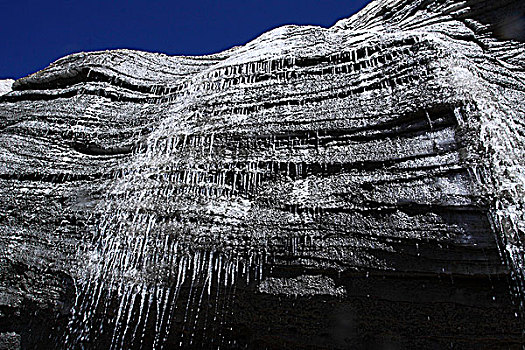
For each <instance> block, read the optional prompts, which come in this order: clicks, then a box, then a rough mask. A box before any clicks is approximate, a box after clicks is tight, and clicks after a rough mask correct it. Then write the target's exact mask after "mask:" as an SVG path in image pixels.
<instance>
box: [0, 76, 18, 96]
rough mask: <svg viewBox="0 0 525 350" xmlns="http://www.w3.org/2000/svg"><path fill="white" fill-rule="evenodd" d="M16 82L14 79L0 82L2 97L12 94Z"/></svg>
mask: <svg viewBox="0 0 525 350" xmlns="http://www.w3.org/2000/svg"><path fill="white" fill-rule="evenodd" d="M14 82H15V81H14V80H13V79H3V80H0V95H5V94H7V93H8V92H10V91H11V90H12V88H11V87H12V86H13V83H14Z"/></svg>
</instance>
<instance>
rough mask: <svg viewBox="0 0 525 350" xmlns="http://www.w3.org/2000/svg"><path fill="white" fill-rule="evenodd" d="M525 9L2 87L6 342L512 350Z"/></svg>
mask: <svg viewBox="0 0 525 350" xmlns="http://www.w3.org/2000/svg"><path fill="white" fill-rule="evenodd" d="M524 11H525V9H524V6H523V4H522V2H520V1H517V0H509V1H492V2H487V1H482V0H467V1H461V2H457V1H449V0H416V1H403V0H386V1H374V2H372V3H371V4H370V5H368V6H367V7H366V8H364V9H363V10H362V11H361V12H359V13H358V14H356V15H354V16H352V17H350V18H348V19H343V20H341V21H339V22H337V23H336V24H335V25H334V26H332V27H331V28H321V27H316V26H293V25H291V26H285V27H280V28H276V29H274V30H271V31H269V32H267V33H265V34H263V35H261V36H260V37H258V38H257V39H255V40H253V41H251V42H249V43H247V44H246V45H243V46H238V47H234V48H231V49H229V50H227V51H224V52H221V53H217V54H213V55H209V56H202V57H173V56H167V55H164V54H156V53H148V52H139V51H131V50H113V51H103V52H89V53H78V54H73V55H70V56H67V57H65V58H62V59H60V60H58V61H56V62H54V63H52V64H51V65H50V66H49V67H48V68H46V69H44V70H42V71H39V72H37V73H35V74H32V75H30V76H28V77H24V78H22V79H19V80H16V81H15V82H14V83H13V82H11V81H6V82H5V83H4V82H2V84H0V86H1V89H0V183H1V185H0V201H1V204H0V208H1V210H0V246H1V252H2V254H0V276H1V279H0V348H6V349H19V348H21V349H52V348H65V349H81V348H83V349H140V348H144V349H152V348H154V349H161V348H167V349H170V348H179V347H181V348H196V349H201V348H261V349H264V348H267V349H285V348H288V349H298V348H325V349H347V348H349V349H355V348H367V349H409V348H419V349H427V348H435V349H443V348H458V349H480V348H486V349H509V348H510V349H514V348H515V349H520V348H521V347H522V345H523V344H524V338H523V330H524V327H523V326H524V323H523V318H522V314H523V313H522V312H523V304H522V303H523V300H525V299H524V293H525V288H524V281H525V279H524V270H523V269H524V255H523V254H524V249H523V239H524V235H525V207H524V203H525V168H524V166H525V128H524V125H525V105H524V101H525V44H524V41H525V38H524V35H525V34H524V33H525V30H524V28H525V17H524V15H525V12H524ZM11 85H12V86H11Z"/></svg>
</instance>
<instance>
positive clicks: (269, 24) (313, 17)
mask: <svg viewBox="0 0 525 350" xmlns="http://www.w3.org/2000/svg"><path fill="white" fill-rule="evenodd" d="M369 2H370V0H355V1H354V0H244V1H242V0H220V1H219V0H215V1H214V0H193V1H192V0H189V1H180V0H171V1H169V0H166V1H155V0H150V1H146V0H143V1H139V0H130V1H112V0H83V1H81V0H77V1H75V0H51V1H46V0H35V1H29V0H0V39H1V40H0V78H9V77H10V78H20V77H22V76H25V75H28V74H30V73H33V72H35V71H37V70H39V69H42V68H44V67H46V66H47V65H48V64H49V63H51V62H52V61H54V60H56V59H57V58H60V57H62V56H64V55H67V54H69V53H73V52H79V51H92V50H104V49H113V48H131V49H140V50H147V51H155V52H164V53H167V54H186V55H199V54H206V53H213V52H217V51H222V50H224V49H226V48H229V47H231V46H234V45H239V44H244V43H245V42H247V41H249V40H251V39H253V38H255V37H257V36H258V35H259V34H261V33H263V32H265V31H267V30H268V29H271V28H274V27H276V26H279V25H283V24H290V23H293V24H316V25H322V26H330V25H332V24H333V23H335V22H336V21H337V20H338V19H340V18H343V17H348V16H349V15H351V14H353V13H355V12H357V11H358V10H360V9H361V8H362V7H364V6H365V5H366V4H367V3H369Z"/></svg>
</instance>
